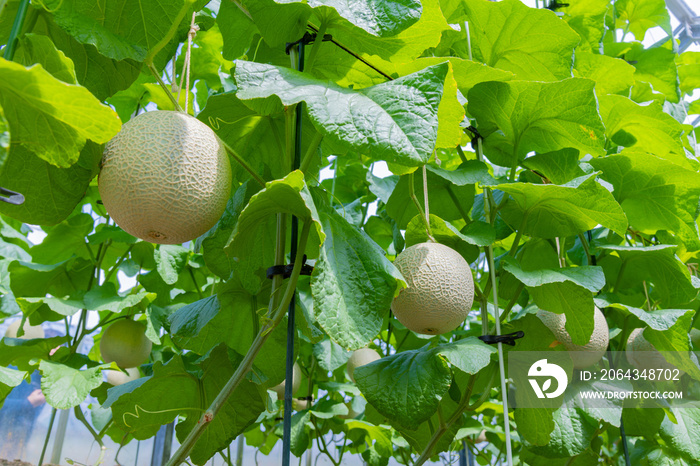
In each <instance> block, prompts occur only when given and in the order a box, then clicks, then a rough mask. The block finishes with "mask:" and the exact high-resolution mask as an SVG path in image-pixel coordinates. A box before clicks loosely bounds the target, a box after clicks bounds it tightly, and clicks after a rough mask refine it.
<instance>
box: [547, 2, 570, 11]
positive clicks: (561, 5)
mask: <svg viewBox="0 0 700 466" xmlns="http://www.w3.org/2000/svg"><path fill="white" fill-rule="evenodd" d="M567 6H569V4H568V3H560V2H559V1H558V0H552V2H550V3H549V5H547V6H546V7H545V8H547V9H548V10H552V11H557V10H558V9H559V8H566V7H567Z"/></svg>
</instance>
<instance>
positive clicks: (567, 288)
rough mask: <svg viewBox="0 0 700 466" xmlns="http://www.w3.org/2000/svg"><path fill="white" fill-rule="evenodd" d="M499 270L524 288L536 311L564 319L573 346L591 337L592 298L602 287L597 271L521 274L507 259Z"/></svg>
mask: <svg viewBox="0 0 700 466" xmlns="http://www.w3.org/2000/svg"><path fill="white" fill-rule="evenodd" d="M503 268H504V269H505V270H507V271H508V272H510V273H512V274H513V275H514V276H515V278H517V279H518V280H520V281H521V282H522V283H524V284H525V286H527V290H528V292H529V293H530V295H531V296H532V298H533V299H534V301H535V303H536V304H537V307H539V308H540V309H544V310H546V311H550V312H554V313H557V314H565V315H566V330H567V331H568V332H569V334H570V335H571V340H572V342H573V343H574V344H577V345H585V344H586V343H588V341H589V340H590V337H591V333H593V328H594V321H593V311H594V305H593V294H592V293H594V292H596V291H599V290H600V289H601V288H602V287H603V286H604V285H605V276H604V275H603V270H602V269H601V268H600V267H592V266H582V267H569V268H561V269H539V270H528V271H525V270H523V269H521V268H520V266H519V264H517V263H516V262H515V260H513V259H512V258H510V257H506V258H504V259H503Z"/></svg>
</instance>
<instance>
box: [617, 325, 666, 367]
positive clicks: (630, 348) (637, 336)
mask: <svg viewBox="0 0 700 466" xmlns="http://www.w3.org/2000/svg"><path fill="white" fill-rule="evenodd" d="M643 332H644V329H643V328H637V329H634V330H633V331H632V333H630V336H629V338H627V348H626V351H625V355H626V356H627V362H629V363H630V364H631V365H632V366H634V367H636V368H637V369H639V370H640V371H643V370H645V369H646V370H656V369H670V370H673V369H676V366H674V365H673V364H671V363H669V362H668V361H666V359H665V358H664V356H663V355H662V354H661V353H659V351H658V350H657V349H656V348H655V347H654V345H652V344H651V343H650V342H649V340H647V339H646V338H644V335H643Z"/></svg>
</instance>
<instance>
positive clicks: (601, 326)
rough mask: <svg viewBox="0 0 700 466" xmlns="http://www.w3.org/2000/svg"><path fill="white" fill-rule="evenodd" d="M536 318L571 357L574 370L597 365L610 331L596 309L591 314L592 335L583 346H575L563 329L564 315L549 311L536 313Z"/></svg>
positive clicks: (602, 316)
mask: <svg viewBox="0 0 700 466" xmlns="http://www.w3.org/2000/svg"><path fill="white" fill-rule="evenodd" d="M537 317H539V318H540V320H541V321H542V323H544V324H545V325H546V326H547V328H549V330H551V331H552V333H553V334H554V338H556V339H557V341H559V342H561V343H562V344H563V345H564V348H566V350H567V351H569V356H571V360H572V361H573V362H574V367H575V368H576V369H583V368H585V367H589V366H592V365H593V364H595V363H597V362H598V361H600V358H602V357H603V355H604V354H605V352H606V351H607V349H608V343H609V342H610V335H609V333H610V330H609V328H608V323H607V322H606V320H605V316H604V315H603V313H602V312H600V309H598V308H597V307H595V308H594V312H593V320H594V328H593V333H592V334H591V338H590V340H588V343H586V344H585V345H575V344H574V343H573V342H572V341H571V336H570V335H569V332H568V331H567V330H566V328H565V326H566V315H564V314H555V313H553V312H549V311H538V312H537Z"/></svg>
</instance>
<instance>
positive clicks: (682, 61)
mask: <svg viewBox="0 0 700 466" xmlns="http://www.w3.org/2000/svg"><path fill="white" fill-rule="evenodd" d="M676 63H677V64H678V77H679V78H680V81H681V90H682V91H683V92H685V93H686V94H691V93H692V92H693V91H694V90H695V89H697V88H700V52H683V53H682V54H680V55H678V56H677V57H676Z"/></svg>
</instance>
